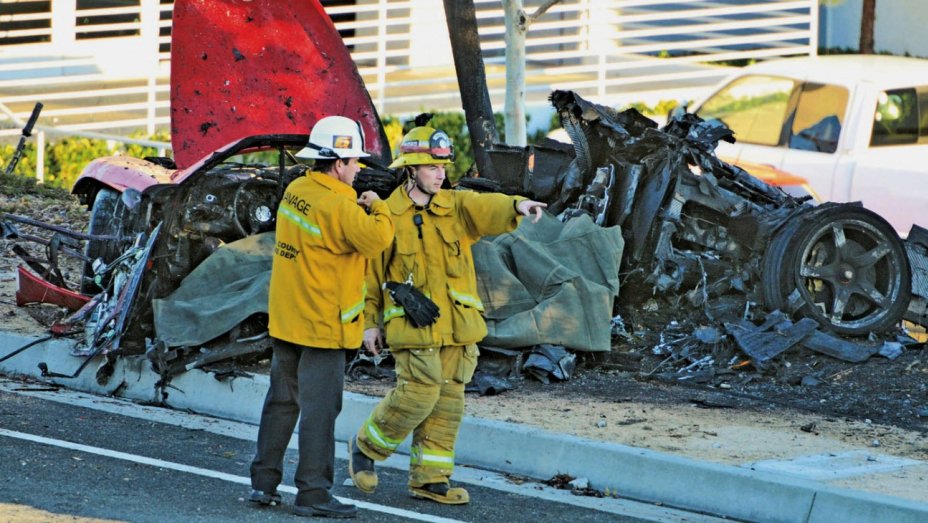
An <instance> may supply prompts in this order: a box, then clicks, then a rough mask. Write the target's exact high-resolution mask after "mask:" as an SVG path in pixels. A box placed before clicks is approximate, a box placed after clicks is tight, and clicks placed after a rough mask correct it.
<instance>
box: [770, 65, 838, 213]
mask: <svg viewBox="0 0 928 523" xmlns="http://www.w3.org/2000/svg"><path fill="white" fill-rule="evenodd" d="M848 99H849V93H848V90H847V88H846V87H843V86H840V85H830V84H821V83H814V82H806V83H804V84H803V85H802V87H801V90H800V93H799V98H798V100H797V102H796V105H795V109H794V110H793V113H792V114H791V115H790V116H789V118H788V121H787V125H788V129H789V133H788V137H787V140H786V149H785V154H784V155H783V159H782V163H781V164H780V165H779V166H778V167H779V168H780V169H782V170H783V171H786V172H788V173H791V174H793V175H796V176H799V177H801V178H803V179H805V180H806V184H805V186H804V187H803V189H805V191H806V192H809V193H810V194H812V196H814V197H815V198H816V200H818V201H831V200H837V201H845V199H846V194H845V193H841V192H839V191H836V190H835V188H836V179H837V178H848V177H850V175H851V174H852V172H853V164H852V163H851V161H849V160H848V161H843V158H844V157H843V155H842V154H841V150H842V148H841V147H839V145H841V140H842V132H841V131H842V130H843V129H844V127H845V126H844V123H845V121H846V119H847V111H848ZM839 164H840V169H843V170H845V171H847V172H845V173H839V172H837V171H836V170H837V169H838V168H839Z"/></svg>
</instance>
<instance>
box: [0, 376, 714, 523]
mask: <svg viewBox="0 0 928 523" xmlns="http://www.w3.org/2000/svg"><path fill="white" fill-rule="evenodd" d="M42 389H43V387H42V386H40V385H35V384H22V383H17V382H12V381H6V380H0V520H2V521H19V520H31V521H57V520H60V521H74V519H72V518H74V517H78V518H94V519H105V520H119V521H139V522H147V521H151V522H159V523H161V522H164V521H184V522H209V521H223V522H225V521H232V520H235V521H245V522H248V521H277V520H288V519H293V518H296V516H293V515H291V514H290V512H289V510H288V508H287V506H286V505H285V506H282V507H271V508H255V507H253V506H251V505H250V504H249V503H248V502H246V501H245V500H244V496H245V495H246V494H247V492H248V491H249V487H248V463H249V461H250V460H251V458H252V456H253V452H254V434H255V428H254V427H253V426H250V425H245V424H241V423H235V422H227V421H222V420H216V419H213V418H206V417H203V416H196V415H190V414H186V413H179V412H177V411H170V410H166V409H160V408H156V407H150V406H142V405H136V404H132V403H128V402H125V401H122V400H115V399H110V398H100V397H95V396H89V395H85V394H80V393H74V392H69V391H65V390H59V391H54V390H42ZM340 446H342V445H340ZM338 454H339V455H340V456H339V459H338V460H337V463H336V470H337V472H336V478H335V483H336V488H335V490H334V494H335V495H336V496H339V497H340V498H342V499H343V501H348V502H355V503H356V504H358V507H359V509H360V514H359V519H361V520H364V521H383V522H386V521H390V522H393V521H474V522H476V521H480V522H495V521H499V522H506V523H512V522H515V521H532V522H533V523H541V522H546V521H552V522H554V521H557V522H561V521H572V522H594V521H595V522H601V521H623V522H624V521H629V522H631V521H718V520H715V519H714V518H709V517H705V516H700V515H696V514H688V513H684V512H679V511H672V510H669V509H665V508H662V507H656V506H653V505H647V504H642V503H636V502H632V501H628V500H621V499H613V498H605V499H602V498H592V497H587V496H574V495H571V494H570V493H569V492H566V491H558V490H554V489H550V488H547V487H544V486H543V485H541V484H537V483H525V482H522V481H518V480H514V479H513V478H506V477H504V476H500V475H498V474H494V473H490V472H485V471H476V470H474V469H459V471H460V474H461V475H462V476H465V477H468V478H471V480H470V482H469V483H468V484H466V485H465V486H466V487H467V489H468V490H469V492H470V494H471V500H472V501H471V503H470V504H469V505H466V506H457V507H448V506H442V505H438V504H435V503H432V502H429V501H422V500H415V499H412V498H410V497H408V495H407V493H406V489H405V475H406V473H405V471H403V470H399V469H395V468H389V467H381V468H379V473H380V477H381V480H380V485H381V487H380V488H379V489H378V491H377V492H376V493H375V494H373V495H370V496H365V495H363V494H361V493H359V492H358V491H357V490H355V489H354V488H353V487H351V486H350V485H349V486H346V485H345V480H346V477H347V464H346V462H345V461H344V459H342V458H344V456H345V453H344V450H343V449H340V451H339V453H338ZM285 463H286V467H287V470H286V472H285V486H282V487H281V490H282V491H283V493H284V502H285V504H286V503H292V501H293V493H294V492H295V490H294V489H293V488H292V485H293V482H292V477H293V468H294V466H295V463H296V453H295V451H293V450H291V451H289V453H288V456H287V458H286V460H285ZM286 485H289V486H290V487H289V488H288V487H287V486H286ZM484 485H485V486H484ZM56 515H57V516H56Z"/></svg>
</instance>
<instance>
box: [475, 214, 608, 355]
mask: <svg viewBox="0 0 928 523" xmlns="http://www.w3.org/2000/svg"><path fill="white" fill-rule="evenodd" d="M623 246H624V242H623V241H622V235H621V233H620V231H619V228H618V227H608V228H603V227H600V226H598V225H596V224H594V223H593V221H592V220H590V219H589V218H588V217H586V216H580V217H578V218H573V219H571V220H569V221H568V222H567V223H561V222H559V221H557V220H556V219H554V218H553V217H551V216H548V215H545V216H544V218H543V219H542V220H541V221H539V222H538V223H537V224H533V223H531V220H528V219H525V220H522V223H521V225H520V226H519V228H518V229H517V230H516V231H514V232H513V233H511V234H503V235H500V236H496V237H494V238H489V239H484V240H481V241H480V242H478V243H477V244H476V245H474V248H473V253H474V262H475V264H476V267H477V289H478V292H479V293H480V298H481V299H482V300H483V304H484V307H485V309H486V310H485V312H484V316H485V317H486V319H487V327H488V329H489V334H488V335H487V337H486V338H485V339H484V341H483V343H484V344H486V345H491V346H495V347H504V348H516V347H529V346H532V345H538V344H542V343H549V344H556V345H563V346H565V347H567V348H570V349H573V350H578V351H597V352H599V351H608V350H609V349H610V346H611V332H610V325H611V320H612V305H613V301H614V300H615V297H616V296H618V293H619V265H620V263H621V260H622V248H623Z"/></svg>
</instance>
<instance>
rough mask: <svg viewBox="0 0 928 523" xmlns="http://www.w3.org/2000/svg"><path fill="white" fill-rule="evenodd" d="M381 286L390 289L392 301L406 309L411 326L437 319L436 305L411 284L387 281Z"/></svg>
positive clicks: (431, 322)
mask: <svg viewBox="0 0 928 523" xmlns="http://www.w3.org/2000/svg"><path fill="white" fill-rule="evenodd" d="M383 286H384V288H385V289H387V290H388V291H390V296H391V297H392V298H393V301H394V302H396V303H397V304H398V305H400V306H401V307H403V309H404V310H405V311H406V317H407V318H408V319H409V322H410V323H412V325H413V327H425V326H427V325H431V324H433V323H435V322H436V321H437V320H438V316H440V314H439V311H438V305H435V302H433V301H432V300H430V299H428V297H426V296H425V294H422V293H421V292H420V291H419V289H416V288H415V287H413V286H412V284H410V283H397V282H395V281H388V282H386V283H384V284H383Z"/></svg>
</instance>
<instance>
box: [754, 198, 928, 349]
mask: <svg viewBox="0 0 928 523" xmlns="http://www.w3.org/2000/svg"><path fill="white" fill-rule="evenodd" d="M763 269H764V274H763V284H762V292H763V294H764V301H765V302H766V305H767V307H768V308H771V309H776V308H778V309H780V310H783V311H784V312H788V313H791V314H792V315H793V316H806V317H810V318H813V319H815V320H816V321H818V322H819V323H820V324H822V325H823V326H824V327H826V328H828V329H830V330H832V331H834V332H836V333H838V334H844V335H853V336H859V335H863V334H867V333H869V332H881V331H886V330H888V329H890V328H892V327H893V325H895V324H897V323H899V322H900V321H901V320H902V316H903V314H904V313H905V310H906V309H907V308H908V305H909V299H910V297H911V284H912V281H911V280H912V277H911V272H910V269H909V264H908V259H907V258H906V254H905V248H904V246H903V244H902V241H901V240H900V239H899V236H898V235H897V234H896V232H895V230H893V228H892V227H891V226H890V225H889V224H888V223H887V222H886V220H884V219H883V218H881V217H880V216H879V215H877V214H875V213H873V212H872V211H868V210H867V209H864V208H863V207H856V206H851V205H834V206H830V207H828V208H821V209H818V210H815V211H812V212H809V213H807V214H806V215H804V216H802V217H801V218H799V219H797V220H795V223H792V224H788V225H787V226H786V227H784V228H783V229H782V230H781V231H780V232H779V233H778V234H776V235H775V237H774V238H773V240H772V241H771V242H770V246H769V248H768V249H767V252H766V254H765V256H764V261H763Z"/></svg>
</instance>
